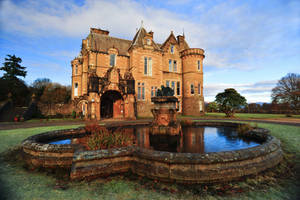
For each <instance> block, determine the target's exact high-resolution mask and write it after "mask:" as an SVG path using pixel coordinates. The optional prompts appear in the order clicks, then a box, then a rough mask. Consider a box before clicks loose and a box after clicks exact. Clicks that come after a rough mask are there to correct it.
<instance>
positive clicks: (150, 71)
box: [148, 58, 152, 76]
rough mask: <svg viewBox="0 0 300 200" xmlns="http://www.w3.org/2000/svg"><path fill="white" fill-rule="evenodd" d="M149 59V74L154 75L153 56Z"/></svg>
mask: <svg viewBox="0 0 300 200" xmlns="http://www.w3.org/2000/svg"><path fill="white" fill-rule="evenodd" d="M148 60H149V67H148V75H149V76H152V58H148Z"/></svg>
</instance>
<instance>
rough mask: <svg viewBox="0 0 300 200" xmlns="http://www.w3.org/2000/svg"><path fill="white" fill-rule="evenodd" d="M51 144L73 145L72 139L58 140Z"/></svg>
mask: <svg viewBox="0 0 300 200" xmlns="http://www.w3.org/2000/svg"><path fill="white" fill-rule="evenodd" d="M49 144H71V139H65V140H56V141H52V142H49Z"/></svg>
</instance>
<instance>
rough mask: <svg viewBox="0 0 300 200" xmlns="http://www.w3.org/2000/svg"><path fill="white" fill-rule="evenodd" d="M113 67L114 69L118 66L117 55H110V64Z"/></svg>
mask: <svg viewBox="0 0 300 200" xmlns="http://www.w3.org/2000/svg"><path fill="white" fill-rule="evenodd" d="M109 64H110V66H111V67H114V66H115V65H116V55H115V54H110V62H109Z"/></svg>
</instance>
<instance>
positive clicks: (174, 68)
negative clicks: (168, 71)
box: [173, 60, 177, 72]
mask: <svg viewBox="0 0 300 200" xmlns="http://www.w3.org/2000/svg"><path fill="white" fill-rule="evenodd" d="M173 71H174V72H177V61H176V60H174V62H173Z"/></svg>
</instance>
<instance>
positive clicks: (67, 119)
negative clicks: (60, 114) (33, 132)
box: [25, 117, 82, 123]
mask: <svg viewBox="0 0 300 200" xmlns="http://www.w3.org/2000/svg"><path fill="white" fill-rule="evenodd" d="M59 121H82V119H78V118H75V119H74V118H71V117H70V118H50V119H30V120H27V121H25V122H28V123H30V122H59Z"/></svg>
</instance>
